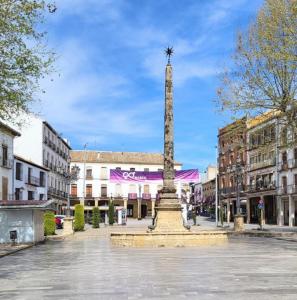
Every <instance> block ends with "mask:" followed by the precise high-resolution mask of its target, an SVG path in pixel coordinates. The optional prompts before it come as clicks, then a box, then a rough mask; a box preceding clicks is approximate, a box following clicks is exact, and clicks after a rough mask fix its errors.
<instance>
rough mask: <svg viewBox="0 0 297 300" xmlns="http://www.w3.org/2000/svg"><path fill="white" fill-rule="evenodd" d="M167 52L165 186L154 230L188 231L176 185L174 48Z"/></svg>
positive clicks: (157, 209) (168, 49)
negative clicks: (171, 58)
mask: <svg viewBox="0 0 297 300" xmlns="http://www.w3.org/2000/svg"><path fill="white" fill-rule="evenodd" d="M165 53H166V55H167V57H168V63H167V65H166V69H165V114H164V171H163V188H162V190H161V192H160V203H159V205H158V206H157V207H156V212H157V215H156V221H155V228H154V231H157V232H159V231H160V232H164V231H166V232H176V231H178V232H180V231H187V229H186V228H185V227H184V222H183V218H182V213H181V209H182V208H181V205H180V203H179V200H178V198H177V195H176V189H175V186H174V178H175V170H174V134H173V128H174V122H173V81H172V66H171V63H170V57H171V55H172V54H173V49H172V48H169V47H168V48H167V49H166V50H165Z"/></svg>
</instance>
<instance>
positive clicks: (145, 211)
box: [141, 204, 147, 218]
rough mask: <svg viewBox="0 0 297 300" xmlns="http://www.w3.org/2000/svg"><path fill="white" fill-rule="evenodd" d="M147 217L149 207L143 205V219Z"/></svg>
mask: <svg viewBox="0 0 297 300" xmlns="http://www.w3.org/2000/svg"><path fill="white" fill-rule="evenodd" d="M146 216H147V206H146V204H141V218H145V217H146Z"/></svg>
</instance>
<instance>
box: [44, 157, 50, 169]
mask: <svg viewBox="0 0 297 300" xmlns="http://www.w3.org/2000/svg"><path fill="white" fill-rule="evenodd" d="M43 165H44V166H46V167H48V166H49V162H48V160H47V159H44V160H43Z"/></svg>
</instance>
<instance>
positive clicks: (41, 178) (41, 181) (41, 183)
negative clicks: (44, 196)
mask: <svg viewBox="0 0 297 300" xmlns="http://www.w3.org/2000/svg"><path fill="white" fill-rule="evenodd" d="M39 186H42V187H45V173H44V172H43V171H40V173H39Z"/></svg>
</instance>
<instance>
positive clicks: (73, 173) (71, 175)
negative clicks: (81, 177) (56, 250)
mask: <svg viewBox="0 0 297 300" xmlns="http://www.w3.org/2000/svg"><path fill="white" fill-rule="evenodd" d="M79 171H80V168H79V167H78V166H73V167H72V168H71V170H70V172H69V171H68V172H66V173H65V174H64V175H65V178H66V180H67V186H68V189H67V190H68V194H67V212H66V218H64V228H63V231H64V234H72V233H73V228H72V221H73V219H72V217H71V216H70V184H71V182H73V181H76V180H77V179H78V174H79Z"/></svg>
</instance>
